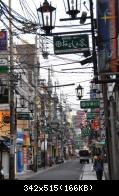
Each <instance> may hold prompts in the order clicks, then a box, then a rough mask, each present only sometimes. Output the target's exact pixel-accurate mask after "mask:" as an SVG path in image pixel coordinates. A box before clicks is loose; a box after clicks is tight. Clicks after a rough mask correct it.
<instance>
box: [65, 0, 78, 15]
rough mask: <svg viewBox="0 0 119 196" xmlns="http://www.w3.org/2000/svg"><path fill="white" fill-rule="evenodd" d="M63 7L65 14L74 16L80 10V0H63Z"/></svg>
mask: <svg viewBox="0 0 119 196" xmlns="http://www.w3.org/2000/svg"><path fill="white" fill-rule="evenodd" d="M64 7H65V10H66V14H68V15H70V16H71V18H76V16H77V14H78V13H80V10H81V0H64Z"/></svg>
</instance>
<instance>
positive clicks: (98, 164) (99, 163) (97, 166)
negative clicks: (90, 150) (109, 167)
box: [93, 155, 104, 180]
mask: <svg viewBox="0 0 119 196" xmlns="http://www.w3.org/2000/svg"><path fill="white" fill-rule="evenodd" d="M93 168H94V170H95V171H96V176H97V180H102V176H103V170H104V164H103V160H102V158H101V155H97V158H96V159H95V160H94V164H93Z"/></svg>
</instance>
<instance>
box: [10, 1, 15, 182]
mask: <svg viewBox="0 0 119 196" xmlns="http://www.w3.org/2000/svg"><path fill="white" fill-rule="evenodd" d="M9 45H10V73H9V83H10V84H9V88H10V89H9V104H10V155H9V179H10V180H14V179H15V138H16V135H15V134H16V130H15V108H14V81H13V76H14V71H13V70H14V65H13V33H12V17H11V0H9Z"/></svg>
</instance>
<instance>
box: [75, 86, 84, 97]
mask: <svg viewBox="0 0 119 196" xmlns="http://www.w3.org/2000/svg"><path fill="white" fill-rule="evenodd" d="M76 93H77V97H78V99H79V100H80V99H81V98H82V97H83V88H82V86H81V85H80V84H79V85H78V87H77V88H76Z"/></svg>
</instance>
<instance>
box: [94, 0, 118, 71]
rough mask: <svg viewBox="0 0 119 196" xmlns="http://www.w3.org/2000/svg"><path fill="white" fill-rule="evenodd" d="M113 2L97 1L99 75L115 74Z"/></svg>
mask: <svg viewBox="0 0 119 196" xmlns="http://www.w3.org/2000/svg"><path fill="white" fill-rule="evenodd" d="M115 2H116V1H115V0H113V1H112V0H97V21H98V51H99V52H98V66H99V67H98V68H99V73H102V72H117V40H116V3H115Z"/></svg>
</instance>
